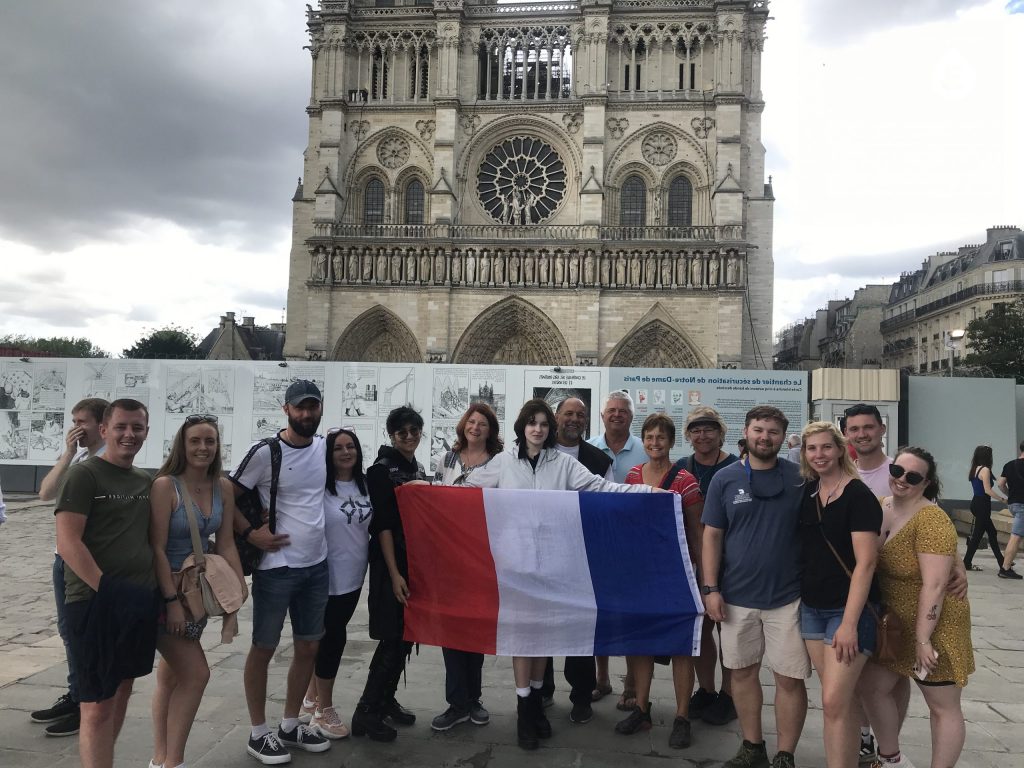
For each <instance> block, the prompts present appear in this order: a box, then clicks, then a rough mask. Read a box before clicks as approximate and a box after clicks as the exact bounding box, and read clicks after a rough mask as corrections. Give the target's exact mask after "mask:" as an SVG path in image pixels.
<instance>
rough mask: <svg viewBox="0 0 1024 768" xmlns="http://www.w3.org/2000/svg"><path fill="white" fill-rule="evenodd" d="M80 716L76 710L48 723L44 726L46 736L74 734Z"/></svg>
mask: <svg viewBox="0 0 1024 768" xmlns="http://www.w3.org/2000/svg"><path fill="white" fill-rule="evenodd" d="M81 722H82V716H81V714H80V713H79V712H78V711H76V712H75V713H74V714H72V715H68V716H67V717H65V718H64V719H62V720H58V721H57V722H55V723H50V724H49V725H48V726H46V731H45V733H46V735H47V736H74V735H75V734H76V733H78V728H79V726H80V725H81Z"/></svg>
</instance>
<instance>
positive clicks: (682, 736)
mask: <svg viewBox="0 0 1024 768" xmlns="http://www.w3.org/2000/svg"><path fill="white" fill-rule="evenodd" d="M690 743H691V736H690V721H689V720H687V719H686V718H685V717H678V716H677V717H676V719H675V721H673V723H672V733H670V734H669V737H668V745H669V746H670V747H672V749H686V748H687V747H688V746H690Z"/></svg>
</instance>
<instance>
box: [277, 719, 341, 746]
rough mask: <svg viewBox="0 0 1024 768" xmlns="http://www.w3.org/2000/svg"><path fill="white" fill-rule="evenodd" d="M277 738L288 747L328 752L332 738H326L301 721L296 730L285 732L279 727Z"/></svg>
mask: <svg viewBox="0 0 1024 768" xmlns="http://www.w3.org/2000/svg"><path fill="white" fill-rule="evenodd" d="M277 740H278V741H280V742H281V743H282V744H284V745H285V746H286V747H292V748H294V749H301V750H302V751H304V752H326V751H327V750H328V749H330V748H331V740H330V739H325V738H324V737H323V736H321V735H320V734H319V733H317V732H316V731H314V730H313V729H312V728H310V727H309V726H308V725H303V724H302V723H299V724H298V725H297V726H295V730H294V731H288V732H287V733H285V732H284V731H282V730H281V729H280V728H278V729H277Z"/></svg>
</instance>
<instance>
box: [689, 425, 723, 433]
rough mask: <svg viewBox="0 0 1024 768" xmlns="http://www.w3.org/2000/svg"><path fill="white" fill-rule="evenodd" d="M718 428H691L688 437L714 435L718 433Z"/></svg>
mask: <svg viewBox="0 0 1024 768" xmlns="http://www.w3.org/2000/svg"><path fill="white" fill-rule="evenodd" d="M718 431H719V429H718V427H690V428H689V429H688V430H686V434H688V435H713V434H715V433H716V432H718Z"/></svg>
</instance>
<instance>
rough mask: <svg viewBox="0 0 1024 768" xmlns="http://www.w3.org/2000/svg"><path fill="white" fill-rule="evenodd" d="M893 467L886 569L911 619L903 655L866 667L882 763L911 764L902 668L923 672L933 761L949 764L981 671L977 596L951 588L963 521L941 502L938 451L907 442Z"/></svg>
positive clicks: (893, 603)
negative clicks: (974, 612) (969, 692)
mask: <svg viewBox="0 0 1024 768" xmlns="http://www.w3.org/2000/svg"><path fill="white" fill-rule="evenodd" d="M889 474H890V479H889V488H890V489H891V490H892V496H890V497H888V498H886V499H885V500H884V501H883V502H882V549H881V552H880V554H879V558H878V577H879V582H880V584H881V587H882V599H883V600H884V601H885V604H886V605H887V606H888V607H889V608H890V610H892V611H895V612H896V613H897V614H898V615H899V617H900V618H901V619H902V620H903V639H902V643H901V646H900V648H899V651H898V653H897V658H896V660H895V661H893V662H880V661H878V662H876V661H875V660H872V663H869V664H868V665H867V666H866V667H865V669H864V673H863V675H862V677H861V684H860V691H861V696H862V699H863V700H864V702H865V705H866V709H867V712H868V716H869V719H870V720H871V725H872V727H873V728H874V729H875V737H876V738H877V740H878V762H877V763H876V765H881V766H882V767H883V768H907V767H911V763H910V761H909V760H908V759H907V758H906V757H905V756H903V755H901V754H900V749H899V729H900V726H901V725H902V724H903V718H904V717H906V706H907V705H906V702H905V701H897V697H896V696H895V695H894V692H895V689H896V687H897V683H898V682H899V679H900V677H901V676H902V677H909V678H910V679H912V680H915V681H916V682H917V684H918V687H919V688H920V690H921V693H922V694H923V695H924V699H925V702H926V703H927V705H928V711H929V714H930V716H931V730H932V755H931V765H932V768H948V766H952V765H955V764H956V761H957V759H958V758H959V757H960V752H961V750H962V749H963V746H964V736H965V728H964V715H963V709H962V708H961V706H960V693H961V690H962V689H963V687H964V686H965V685H966V684H967V676H968V675H970V674H971V673H972V672H973V671H974V651H973V649H972V647H971V607H970V604H969V603H968V602H967V600H965V599H959V598H955V597H950V596H949V595H947V594H946V583H947V582H948V581H949V574H950V570H951V569H952V567H953V560H954V558H955V557H956V551H957V550H956V547H957V535H956V529H955V528H954V527H953V523H952V522H951V521H950V519H949V517H948V516H947V515H946V513H945V512H943V511H942V510H941V509H940V508H939V507H938V506H937V505H936V504H935V502H934V499H936V498H937V497H938V494H939V479H938V477H937V475H936V472H935V459H934V458H933V457H932V455H931V454H930V453H928V452H927V451H925V450H923V449H921V448H904V449H903V450H901V451H900V452H899V454H897V456H896V459H895V461H893V463H892V465H891V466H890V467H889Z"/></svg>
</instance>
